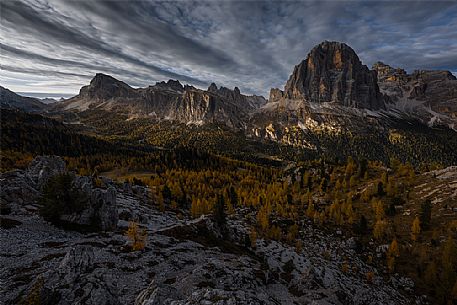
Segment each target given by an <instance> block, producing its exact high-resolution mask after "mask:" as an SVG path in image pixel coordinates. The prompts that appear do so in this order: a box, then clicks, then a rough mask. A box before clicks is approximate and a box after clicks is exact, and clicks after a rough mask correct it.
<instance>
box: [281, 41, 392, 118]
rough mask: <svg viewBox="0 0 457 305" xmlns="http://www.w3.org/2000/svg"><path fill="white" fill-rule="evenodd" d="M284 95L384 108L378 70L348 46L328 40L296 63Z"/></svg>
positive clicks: (367, 107) (351, 105) (314, 100)
mask: <svg viewBox="0 0 457 305" xmlns="http://www.w3.org/2000/svg"><path fill="white" fill-rule="evenodd" d="M284 97H285V98H286V99H292V100H304V101H308V102H317V103H322V102H334V103H337V104H339V105H342V106H347V107H355V108H366V109H372V110H376V109H383V108H384V107H385V105H384V97H383V95H382V94H381V93H380V91H379V88H378V85H377V78H376V73H375V72H373V71H371V70H369V69H368V67H367V66H365V65H363V64H362V63H361V61H360V59H359V57H358V56H357V54H356V53H355V52H354V50H353V49H352V48H351V47H349V46H348V45H346V44H344V43H340V42H329V41H325V42H323V43H321V44H319V45H317V46H316V47H314V48H313V49H312V50H311V52H310V53H309V54H308V56H307V57H306V59H305V60H303V61H302V62H301V63H300V64H298V65H297V66H295V68H294V71H293V73H292V75H291V76H290V78H289V80H288V81H287V83H286V86H285V88H284Z"/></svg>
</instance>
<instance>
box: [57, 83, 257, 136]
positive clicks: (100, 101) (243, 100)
mask: <svg viewBox="0 0 457 305" xmlns="http://www.w3.org/2000/svg"><path fill="white" fill-rule="evenodd" d="M265 102H266V101H265V99H264V98H263V97H261V96H255V95H253V96H247V95H243V94H241V92H240V90H239V89H238V88H237V87H235V88H234V89H233V90H231V89H228V88H226V87H220V88H218V87H217V86H216V84H214V83H213V84H211V85H210V86H209V88H208V90H201V89H197V88H195V87H193V86H188V85H185V86H183V85H182V84H181V83H180V82H179V81H177V80H169V81H167V82H158V83H156V84H155V85H154V86H149V87H147V88H138V89H135V88H132V87H130V86H129V85H127V84H126V83H124V82H122V81H119V80H117V79H115V78H113V77H111V76H109V75H104V74H97V75H96V76H95V77H94V78H93V79H92V81H91V82H90V84H89V85H88V86H84V87H82V88H81V90H80V93H79V95H77V96H75V97H73V98H71V99H69V100H67V101H66V102H64V103H61V104H59V105H57V106H56V107H57V108H59V109H57V110H62V109H63V110H76V111H91V110H93V109H102V110H107V111H115V112H117V113H123V114H127V115H129V116H131V117H145V116H146V117H150V118H156V119H167V120H175V121H178V122H181V123H198V124H203V123H224V124H226V125H228V126H229V127H235V128H243V127H244V126H245V124H246V123H245V122H246V120H247V118H248V116H249V114H250V113H251V112H252V111H254V110H255V109H257V108H259V107H260V106H261V105H263V104H264V103H265Z"/></svg>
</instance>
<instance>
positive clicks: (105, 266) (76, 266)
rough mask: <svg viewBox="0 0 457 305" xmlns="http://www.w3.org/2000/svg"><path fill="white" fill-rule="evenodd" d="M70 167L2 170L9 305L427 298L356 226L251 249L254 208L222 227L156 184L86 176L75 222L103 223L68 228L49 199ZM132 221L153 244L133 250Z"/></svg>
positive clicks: (3, 278)
mask: <svg viewBox="0 0 457 305" xmlns="http://www.w3.org/2000/svg"><path fill="white" fill-rule="evenodd" d="M64 171H65V167H64V162H63V161H62V160H61V159H60V158H57V157H39V158H37V159H35V160H34V161H33V162H32V164H31V165H30V167H29V168H28V169H27V170H25V171H14V172H9V173H5V174H2V175H1V176H0V183H1V188H2V192H1V199H2V206H1V207H2V209H1V211H2V215H1V216H0V217H1V218H0V220H1V222H0V224H1V226H0V245H1V248H0V289H1V290H0V304H20V303H21V302H23V301H24V300H27V299H28V300H30V299H31V298H32V299H33V298H35V299H38V300H40V304H62V305H63V304H97V305H100V304H110V305H113V304H137V305H146V304H148V305H152V304H176V305H177V304H426V301H425V300H424V299H423V298H418V297H416V296H414V294H413V284H412V282H411V281H410V280H408V279H405V278H400V277H398V276H393V277H386V276H385V275H383V274H382V273H379V272H378V271H377V270H375V269H374V268H373V267H371V266H369V265H367V264H365V263H364V262H363V261H362V260H361V259H360V258H359V257H358V256H357V254H356V252H355V248H356V244H355V242H354V240H353V239H351V238H346V237H344V234H337V235H329V234H324V233H323V232H321V231H319V230H317V229H315V228H313V226H312V225H311V224H307V223H304V226H303V227H304V229H303V230H302V231H301V232H300V236H301V239H302V242H303V243H302V244H303V247H302V249H300V250H299V251H297V249H295V248H292V247H289V246H287V245H284V244H282V243H278V242H275V241H266V240H263V239H257V241H256V242H255V243H254V245H251V244H250V243H248V242H246V240H247V236H248V235H249V228H250V225H249V222H250V219H251V218H252V217H253V215H251V214H250V213H251V212H249V211H244V210H238V211H237V212H236V213H235V215H232V216H230V217H229V219H228V221H227V224H226V228H224V229H223V230H221V228H220V227H219V226H218V225H217V224H216V223H215V222H213V221H212V219H211V217H209V216H208V217H201V218H199V219H194V220H191V219H189V218H187V217H186V216H185V215H186V213H183V214H184V216H182V215H181V213H180V216H179V217H178V215H177V214H176V213H175V212H172V211H166V212H160V211H159V210H158V209H157V208H156V206H155V204H154V203H151V201H150V200H148V198H147V196H146V194H147V189H146V188H143V187H139V186H134V187H132V186H130V185H128V184H116V183H114V182H113V181H110V180H108V179H103V184H102V185H101V186H99V187H96V186H95V184H94V183H93V182H92V179H91V178H89V177H77V178H76V179H75V184H78V187H80V188H81V189H83V190H84V191H85V192H86V193H87V194H90V196H89V197H88V198H89V199H88V204H87V206H86V208H85V210H84V211H82V212H81V213H79V214H78V215H65V216H64V217H65V219H66V220H67V221H68V222H69V223H73V224H75V225H84V224H87V222H88V221H89V220H90V219H92V221H93V220H94V219H96V221H97V222H98V223H99V225H100V226H99V227H100V230H99V231H97V232H90V233H82V232H78V231H70V230H63V229H60V228H57V227H55V226H53V225H51V224H50V223H48V222H46V221H44V220H43V219H42V218H41V216H39V214H38V212H37V211H38V209H39V205H38V203H37V199H38V197H39V196H40V191H41V188H42V185H43V184H44V183H45V182H46V180H47V179H49V177H52V175H56V174H59V173H62V172H64ZM130 220H136V221H138V222H139V223H140V225H141V226H143V227H144V228H145V229H146V230H147V233H148V235H147V236H148V237H147V241H146V247H145V248H144V250H140V251H131V249H130V247H129V241H128V239H127V237H126V236H125V231H126V229H127V226H128V221H130ZM222 231H223V232H225V233H224V234H222V233H221V232H222ZM223 235H224V236H223ZM343 265H345V266H347V267H346V268H343ZM371 273H372V274H373V278H372V279H369V278H367V274H371Z"/></svg>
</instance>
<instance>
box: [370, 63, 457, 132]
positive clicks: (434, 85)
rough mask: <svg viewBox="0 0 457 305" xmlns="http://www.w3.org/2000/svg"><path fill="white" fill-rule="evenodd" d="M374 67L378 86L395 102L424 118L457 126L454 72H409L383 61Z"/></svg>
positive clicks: (403, 108) (394, 104) (456, 97)
mask: <svg viewBox="0 0 457 305" xmlns="http://www.w3.org/2000/svg"><path fill="white" fill-rule="evenodd" d="M373 70H375V71H377V73H378V84H379V88H380V89H381V91H382V92H383V93H384V94H386V95H388V96H389V98H390V99H391V100H392V105H393V106H396V107H400V108H401V109H402V110H407V111H413V112H414V113H415V114H416V115H418V116H419V117H421V118H423V119H424V120H425V121H430V122H431V123H442V124H444V125H449V126H451V127H452V126H453V127H452V128H454V129H455V128H456V126H457V79H456V77H455V76H454V75H452V73H451V72H449V71H440V70H416V71H414V72H413V73H411V74H408V73H406V72H405V70H403V69H401V68H393V67H391V66H389V65H386V64H384V63H381V62H378V63H376V64H374V65H373ZM438 121H439V122H438Z"/></svg>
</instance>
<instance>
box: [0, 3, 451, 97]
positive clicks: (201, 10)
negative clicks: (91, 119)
mask: <svg viewBox="0 0 457 305" xmlns="http://www.w3.org/2000/svg"><path fill="white" fill-rule="evenodd" d="M0 25H1V30H2V37H1V38H0V42H1V44H0V48H1V49H2V53H1V57H0V62H1V63H2V65H3V66H4V67H5V65H6V64H7V65H8V67H7V68H4V69H2V71H1V74H0V76H2V83H4V82H6V84H3V85H6V86H8V85H10V87H12V88H13V89H14V86H17V87H18V89H19V91H32V90H31V89H30V88H25V87H24V86H34V87H35V88H38V87H39V86H49V84H55V83H58V82H60V83H61V87H60V88H62V87H64V86H65V81H66V80H65V77H64V76H65V75H64V73H67V74H69V75H68V76H71V77H73V78H75V79H77V80H78V81H77V83H78V82H79V84H81V85H83V84H86V83H87V82H88V81H89V79H90V77H88V76H87V75H92V74H93V73H95V72H105V73H109V74H113V76H115V77H118V78H120V79H122V80H124V81H126V82H127V83H129V84H131V85H141V86H146V85H149V84H151V83H153V82H155V81H160V80H165V79H168V78H173V79H179V80H181V81H183V82H186V83H191V84H194V85H197V86H206V85H208V84H209V83H210V82H213V81H214V82H216V83H217V84H219V85H225V86H229V87H233V86H238V87H240V88H241V89H242V91H244V92H253V93H261V94H266V93H267V91H268V90H269V88H270V87H282V86H283V85H284V83H285V81H286V80H287V78H288V76H289V74H290V73H291V71H292V69H293V66H294V65H296V64H297V63H299V62H300V61H301V60H303V59H304V58H305V57H306V54H307V53H308V52H309V50H310V49H311V48H312V47H313V46H314V45H315V44H317V43H319V42H321V41H323V40H336V41H343V42H346V43H348V44H349V45H350V46H352V47H353V48H354V50H355V51H356V52H357V53H358V54H359V56H360V58H361V59H362V61H363V62H364V63H365V64H367V65H369V66H371V65H372V64H373V63H374V62H375V61H378V60H380V61H383V62H385V63H387V64H391V65H393V66H398V67H403V68H405V69H407V70H408V71H412V70H413V69H437V68H439V69H447V70H451V71H453V72H455V71H457V30H456V29H457V4H456V2H455V1H447V2H446V1H444V2H436V1H435V2H431V1H430V2H425V1H329V2H326V1H284V2H279V1H195V2H194V1H193V2H190V1H176V2H173V1H165V2H161V1H160V2H159V1H77V0H72V1H63V0H34V1H32V0H22V1H8V0H7V1H4V2H2V10H1V22H0ZM39 71H41V72H40V73H39ZM45 71H48V72H47V73H44V72H45ZM54 71H55V73H54ZM40 75H41V76H43V77H42V78H40ZM44 75H46V77H47V78H44ZM53 76H54V78H52V77H53ZM49 78H51V79H49ZM29 79H30V80H33V81H28V80H29ZM69 83H70V82H69ZM19 86H22V87H20V88H19ZM49 88H50V89H52V88H51V87H49ZM60 88H59V89H60ZM78 89H79V88H77V87H75V81H73V82H71V86H70V85H68V90H73V91H74V92H77V90H78ZM55 90H57V89H55Z"/></svg>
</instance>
